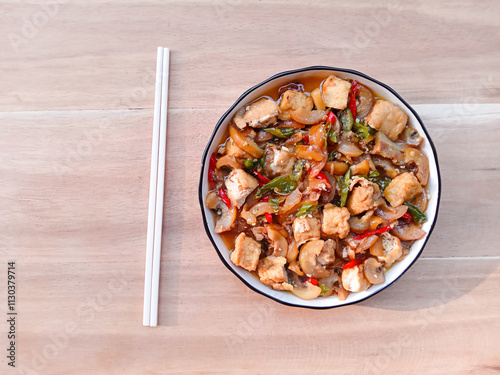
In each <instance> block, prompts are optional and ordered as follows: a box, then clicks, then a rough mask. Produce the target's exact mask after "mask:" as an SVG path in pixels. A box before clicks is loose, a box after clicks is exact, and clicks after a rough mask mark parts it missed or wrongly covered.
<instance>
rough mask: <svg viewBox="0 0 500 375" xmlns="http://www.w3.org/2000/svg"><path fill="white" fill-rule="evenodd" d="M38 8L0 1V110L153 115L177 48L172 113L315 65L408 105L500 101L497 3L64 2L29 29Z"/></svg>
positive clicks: (227, 98) (220, 103) (222, 103)
mask: <svg viewBox="0 0 500 375" xmlns="http://www.w3.org/2000/svg"><path fill="white" fill-rule="evenodd" d="M41 3H43V1H41V2H33V3H31V2H30V3H24V4H19V3H18V2H14V1H5V0H3V1H1V2H0V4H1V5H0V6H2V9H3V12H2V13H4V16H3V19H2V22H1V23H0V35H2V36H3V38H0V50H1V51H2V55H3V56H5V57H4V58H3V59H2V60H1V61H0V71H2V78H1V83H2V91H3V94H2V97H1V98H0V110H2V111H13V110H18V111H19V110H57V109H129V108H151V107H152V103H153V92H154V85H153V84H152V81H153V80H154V69H155V51H156V50H155V48H156V46H157V45H165V46H168V47H169V48H170V49H171V51H172V60H171V69H172V71H171V72H172V74H171V82H170V83H171V91H172V93H171V96H170V107H171V108H213V107H227V106H228V105H229V104H230V103H231V102H233V101H234V100H235V99H236V98H237V97H238V96H239V95H240V94H241V93H242V92H243V91H244V90H246V89H247V88H249V87H251V86H253V85H254V84H257V83H259V82H261V81H263V80H264V79H266V78H268V77H270V76H271V75H273V74H276V73H278V72H281V71H284V70H289V69H296V68H301V67H305V66H310V65H327V66H334V67H343V68H351V69H355V70H359V71H361V72H364V73H366V74H368V75H371V76H373V77H375V78H377V79H379V80H381V81H382V82H385V83H387V84H389V85H391V86H392V87H393V88H394V89H396V91H398V92H399V93H400V94H402V96H403V97H404V98H405V99H407V100H408V101H410V102H411V103H469V102H471V101H473V102H474V103H475V102H483V103H484V102H486V103H489V102H498V100H499V98H500V77H499V76H498V69H497V66H498V61H499V59H500V51H499V49H498V48H494V47H493V46H496V45H498V40H499V38H500V30H499V28H498V27H497V24H498V22H497V16H498V13H499V11H500V6H499V3H498V2H496V1H494V0H489V1H482V2H480V4H477V3H475V2H471V1H470V0H460V1H453V2H433V1H417V2H412V3H407V2H403V1H400V0H382V1H374V2H369V3H365V4H363V5H357V6H356V7H353V5H352V4H351V3H349V2H345V1H344V2H328V1H310V2H308V3H307V4H305V3H304V2H302V1H300V0H293V1H284V0H282V1H268V2H260V1H256V0H253V1H241V0H216V1H212V2H202V1H189V2H184V1H183V2H181V1H165V2H162V1H159V0H149V1H144V2H137V1H119V0H112V1H106V2H105V3H102V2H100V1H87V2H78V1H74V0H66V1H64V2H63V1H61V3H64V4H60V6H59V7H58V8H57V11H55V10H54V11H53V13H54V15H53V16H48V17H47V18H48V20H47V21H46V22H40V21H39V22H38V23H39V24H40V25H41V26H40V27H36V25H35V26H34V27H32V29H33V30H31V33H28V31H30V29H29V27H28V26H29V23H27V22H31V23H33V17H35V18H36V16H37V15H39V12H43V11H44V8H43V7H42V6H41V5H40V4H41ZM46 13H47V12H46ZM353 25H359V26H358V27H357V28H355V27H353ZM23 32H24V33H23ZM26 35H27V36H26ZM31 35H32V36H31ZM9 36H10V37H9ZM14 36H17V37H18V38H21V41H19V40H18V39H16V38H15V37H14ZM12 38H14V41H15V42H12ZM61 46H63V47H62V48H61Z"/></svg>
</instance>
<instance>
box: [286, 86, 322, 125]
mask: <svg viewBox="0 0 500 375" xmlns="http://www.w3.org/2000/svg"><path fill="white" fill-rule="evenodd" d="M313 107H314V101H313V99H312V98H311V97H310V96H307V95H306V94H304V93H303V92H299V91H294V90H287V91H285V92H284V93H283V96H282V97H281V102H280V114H279V118H280V119H281V120H284V121H288V120H290V118H291V117H290V111H295V110H297V109H299V108H305V109H306V110H307V111H311V110H312V109H313Z"/></svg>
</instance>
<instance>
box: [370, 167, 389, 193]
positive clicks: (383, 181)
mask: <svg viewBox="0 0 500 375" xmlns="http://www.w3.org/2000/svg"><path fill="white" fill-rule="evenodd" d="M368 180H369V181H370V182H373V183H374V184H377V185H378V186H379V188H380V191H384V190H385V188H386V187H387V186H388V185H389V184H390V183H391V179H390V178H389V177H387V176H386V177H381V176H380V173H379V172H378V171H372V172H370V174H369V175H368Z"/></svg>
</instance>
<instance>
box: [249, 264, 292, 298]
mask: <svg viewBox="0 0 500 375" xmlns="http://www.w3.org/2000/svg"><path fill="white" fill-rule="evenodd" d="M285 264H286V258H285V257H276V256H274V255H270V256H268V257H266V258H264V259H261V260H260V261H259V265H258V268H257V275H258V276H259V279H260V281H261V282H263V283H264V284H266V285H268V286H270V287H272V288H273V289H276V290H293V286H292V285H291V284H289V283H288V276H287V274H286V270H285Z"/></svg>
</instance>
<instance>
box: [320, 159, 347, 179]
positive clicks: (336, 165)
mask: <svg viewBox="0 0 500 375" xmlns="http://www.w3.org/2000/svg"><path fill="white" fill-rule="evenodd" d="M323 169H324V170H325V171H327V172H328V173H330V174H332V175H336V176H343V175H345V173H346V172H347V170H348V169H349V164H347V163H344V162H341V161H327V162H326V164H325V166H324V167H323Z"/></svg>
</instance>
